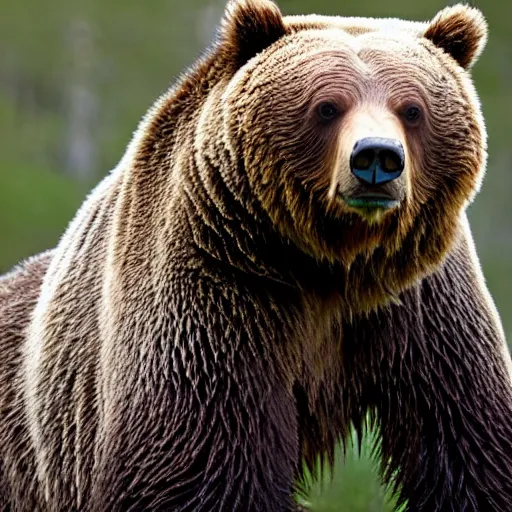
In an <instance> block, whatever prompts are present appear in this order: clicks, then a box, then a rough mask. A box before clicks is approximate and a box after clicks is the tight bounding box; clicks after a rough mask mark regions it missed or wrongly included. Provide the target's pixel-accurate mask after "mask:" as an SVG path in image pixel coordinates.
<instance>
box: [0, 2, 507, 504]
mask: <svg viewBox="0 0 512 512" xmlns="http://www.w3.org/2000/svg"><path fill="white" fill-rule="evenodd" d="M278 3H279V5H280V7H281V9H282V11H283V13H284V14H308V13H313V12H315V13H318V14H338V15H346V16H377V17H400V18H409V19H415V20H425V19H429V18H431V17H433V16H434V15H435V13H436V12H437V11H438V10H439V9H441V8H443V7H444V6H445V5H447V3H446V2H445V1H443V0H418V1H415V2H411V1H409V0H386V1H385V2H383V1H379V0H343V1H340V0H281V1H279V2H278ZM224 4H225V2H224V0H187V1H186V2H183V1H181V0H151V2H148V1H143V0H82V1H81V2H77V1H73V0H46V1H41V0H2V14H1V16H0V273H2V272H4V271H6V270H8V269H9V268H10V267H11V266H12V265H14V264H15V263H16V262H18V261H19V260H20V259H22V258H25V257H27V256H29V255H31V254H34V253H36V252H39V251H42V250H43V249H46V248H49V247H53V246H54V245H55V244H56V242H57V241H58V238H59V236H60V234H61V233H62V232H63V230H64V229H65V227H66V225H67V223H68V222H69V221H70V219H71V218H72V216H73V214H74V213H75V211H76V209H77V208H78V206H79V205H80V203H81V202H82V201H83V199H84V197H85V195H86V193H87V192H88V191H89V190H90V188H91V187H92V186H93V185H94V184H95V183H97V182H98V181H99V180H100V179H101V177H102V176H104V175H105V174H106V173H107V172H108V171H109V169H111V168H112V167H114V166H115V165H116V163H117V161H118V160H119V159H120V157H121V156H122V154H123V152H124V149H125V146H126V145H127V143H128V141H129V139H130V137H131V134H132V132H133V130H134V129H135V128H136V126H137V123H138V121H139V119H140V117H141V116H142V115H143V114H144V112H145V111H146V109H147V108H148V107H149V106H150V105H151V103H152V102H153V101H154V100H155V99H156V97H157V96H158V95H159V94H161V93H162V92H163V91H165V90H166V88H167V87H168V85H169V84H170V83H171V82H172V81H173V80H174V78H175V77H176V76H177V74H179V73H180V71H181V70H182V69H183V68H184V67H186V66H187V65H189V64H191V62H192V61H193V60H194V58H195V57H196V56H197V55H198V53H199V52H200V51H201V50H202V49H203V48H204V47H205V46H206V45H207V44H208V43H209V41H210V40H211V38H212V36H213V34H214V30H215V27H216V24H217V23H218V21H219V19H220V17H221V15H222V11H223V8H224ZM473 4H474V5H475V3H473ZM477 5H478V7H480V8H481V9H482V10H483V12H484V14H485V15H486V17H487V19H488V21H489V24H490V38H489V43H488V46H487V49H486V51H485V52H484V54H483V56H482V57H481V59H480V61H479V62H478V63H477V65H476V67H475V69H474V79H475V82H476V85H477V89H478V90H479V92H480V95H481V99H482V103H483V110H484V115H485V116H486V119H487V126H488V130H489V139H490V140H489V153H490V159H489V166H488V173H487V177H486V180H485V182H484V187H483V190H482V192H481V193H480V195H479V196H478V197H477V200H476V202H475V204H474V205H473V206H472V207H471V210H470V218H471V221H472V226H473V231H474V235H475V238H476V242H477V248H478V251H479V254H480V257H481V260H482V263H483V267H484V271H485V275H486V278H487V281H488V285H489V287H490V289H491V292H492V294H493V295H494V297H495V300H496V302H497V305H498V308H499V310H500V313H501V316H502V319H503V322H504V326H505V330H506V332H507V336H508V339H509V340H512V286H511V285H512V278H511V277H510V276H511V273H512V256H511V251H512V201H511V199H512V197H511V195H512V98H511V91H512V31H511V28H510V19H511V16H512V2H501V1H500V0H481V1H480V2H478V4H477ZM368 449H369V446H368V445H364V453H363V456H362V457H361V458H360V457H359V456H357V455H356V454H355V453H353V452H351V451H349V453H348V454H347V457H346V459H347V460H346V463H345V464H344V465H343V464H341V453H340V457H339V459H340V464H339V468H338V469H337V470H336V472H335V474H334V477H333V479H332V481H330V480H327V481H325V482H324V483H323V485H320V484H318V485H315V486H314V487H313V488H312V490H311V493H310V496H309V497H308V500H309V502H310V503H311V504H312V509H313V510H314V511H318V512H320V511H322V512H327V511H337V510H343V511H346V512H359V511H361V512H363V511H364V512H366V511H384V510H393V508H394V507H393V501H392V496H390V495H389V493H387V492H386V491H385V490H384V489H383V488H382V487H381V486H380V485H379V483H378V478H377V470H376V468H375V467H374V465H373V464H372V463H371V461H370V459H369V458H368V456H367V452H368Z"/></svg>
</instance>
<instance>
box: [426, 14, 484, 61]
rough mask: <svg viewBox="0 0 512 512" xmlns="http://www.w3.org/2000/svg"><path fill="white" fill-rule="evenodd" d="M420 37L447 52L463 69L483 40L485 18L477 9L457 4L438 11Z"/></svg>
mask: <svg viewBox="0 0 512 512" xmlns="http://www.w3.org/2000/svg"><path fill="white" fill-rule="evenodd" d="M424 37H426V38H427V39H429V40H430V41H432V43H434V44H435V45H436V46H437V47H438V48H441V49H443V50H444V51H445V52H446V53H448V54H449V55H451V56H452V57H453V58H454V59H455V60H456V61H457V62H458V63H459V64H460V65H461V66H462V67H463V68H464V69H469V68H471V66H472V65H473V64H474V63H475V62H476V61H477V59H478V57H479V56H480V54H481V53H482V51H483V49H484V47H485V43H486V42H487V22H486V21H485V18H484V16H483V14H482V13H481V12H480V11H479V10H478V9H475V8H474V7H469V6H467V5H462V4H457V5H454V6H452V7H446V8H445V9H443V10H442V11H440V12H439V13H438V14H437V16H436V17H435V18H434V19H433V20H432V21H431V23H430V24H429V26H428V28H427V30H426V31H425V33H424Z"/></svg>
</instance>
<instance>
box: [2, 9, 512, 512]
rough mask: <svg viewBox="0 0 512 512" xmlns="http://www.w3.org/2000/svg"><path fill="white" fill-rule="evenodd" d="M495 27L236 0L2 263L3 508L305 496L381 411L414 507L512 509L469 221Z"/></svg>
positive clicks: (488, 310)
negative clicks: (309, 472)
mask: <svg viewBox="0 0 512 512" xmlns="http://www.w3.org/2000/svg"><path fill="white" fill-rule="evenodd" d="M486 36H487V25H486V22H485V20H484V17H483V15H482V14H481V13H480V11H478V10H476V9H474V8H471V7H466V6H462V5H457V6H454V7H449V8H446V9H444V10H442V11H441V12H440V13H438V15H437V16H436V17H435V18H434V19H433V20H432V21H431V22H428V23H419V22H408V21H403V20H397V19H364V18H342V17H323V16H316V15H314V16H304V17H301V16H297V17H283V16H282V15H281V13H280V11H279V10H278V8H277V7H276V5H274V4H273V3H271V2H270V1H269V0H233V1H231V2H230V3H229V4H228V7H227V10H226V13H225V16H224V19H223V22H222V25H221V27H220V29H219V35H218V38H217V39H216V40H215V42H214V43H213V45H212V47H211V49H210V50H209V51H208V52H206V53H205V54H204V55H203V56H202V57H201V58H200V59H199V60H198V62H197V63H196V64H195V65H194V66H193V67H192V68H191V69H190V70H189V71H188V72H187V73H186V74H185V75H184V76H183V77H182V78H181V79H180V80H179V83H178V84H177V85H176V86H175V87H173V88H172V89H171V90H170V91H169V92H168V93H166V94H165V95H164V96H163V97H162V98H160V99H159V100H158V101H157V103H156V104H155V106H154V107H153V108H152V109H151V110H150V111H149V113H148V114H147V116H146V117H145V119H144V120H143V121H142V123H141V124H140V126H139V128H138V131H137V132H136V135H135V136H134V138H133V140H132V141H131V143H130V144H129V146H128V149H127V151H126V154H125V156H124V157H123V158H122V160H121V161H120V163H119V165H118V166H117V168H116V169H115V170H114V171H113V172H112V173H111V174H110V175H108V176H107V177H106V178H105V179H104V180H103V182H102V183H101V184H100V185H99V186H98V187H97V188H96V189H95V191H94V192H93V193H92V194H91V195H90V197H89V198H88V199H87V200H86V201H85V203H84V205H83V206H82V207H81V209H80V210H79V212H78V214H77V216H76V218H75V219H74V220H73V222H72V223H71V225H70V226H69V228H68V230H67V231H66V233H65V235H64V236H63V238H62V240H61V241H60V243H59V245H58V247H57V248H56V249H55V250H53V251H49V252H47V253H44V254H42V255H40V256H36V257H34V258H32V259H29V260H28V261H26V262H25V263H23V264H22V265H20V266H18V267H17V268H15V269H14V270H13V271H12V272H11V273H9V274H7V275H6V276H4V277H3V278H2V279H1V280H0V389H1V393H0V414H1V416H0V505H1V508H2V510H3V511H23V512H24V511H27V512H28V511H30V512H37V511H41V512H42V511H52V512H58V511H62V512H64V511H65V512H69V511H92V512H103V511H104V512H107V511H108V512H112V511H164V510H166V511H182V512H184V511H203V512H207V511H229V512H233V511H263V512H265V511H272V512H278V511H291V510H297V508H298V505H297V504H296V502H295V499H294V496H295V495H296V491H297V489H298V488H300V486H301V481H302V478H303V471H304V468H305V467H306V468H309V469H314V467H315V466H316V465H317V464H321V465H323V464H332V463H333V460H334V450H335V446H336V445H337V444H338V443H339V442H341V443H343V442H346V440H347V438H348V436H349V433H350V430H351V428H352V427H354V428H355V429H356V431H359V432H360V433H364V431H365V429H366V426H367V425H368V423H369V424H370V425H372V426H373V427H375V428H376V429H377V431H378V433H379V444H378V451H379V453H380V455H381V459H382V463H381V464H382V466H381V467H382V478H383V481H384V482H386V483H392V485H393V486H394V489H395V490H396V492H397V493H398V499H399V503H401V504H405V510H408V511H428V512H431V511H443V512H448V511H476V510H479V511H484V510H485V511H491V510H494V511H501V512H503V511H506V510H512V371H511V368H512V366H511V359H510V355H509V353H508V350H507V346H506V343H505V337H504V334H503V330H502V327H501V323H500V320H499V317H498V314H497V312H496V309H495V307H494V305H493V301H492V299H491V297H490V295H489V293H488V291H487V288H486V285H485V283H484V280H483V276H482V272H481V270H480V267H479V262H478V259H477V256H476V253H475V249H474V245H473V241H472V236H471V232H470V228H469V224H468V221H467V217H466V208H467V206H468V204H469V203H470V202H471V201H472V199H473V197H474V195H475V194H476V192H477V191H478V189H479V187H480V182H481V179H482V175H483V173H484V168H485V164H486V131H485V125H484V120H483V117H482V115H481V112H480V105H479V100H478V97H477V94H476V92H475V90H474V88H473V85H472V81H471V78H470V69H471V66H472V64H473V63H474V62H475V60H476V59H477V57H478V56H479V54H480V53H481V51H482V49H483V47H484V44H485V41H486ZM339 508H340V510H343V503H340V504H339Z"/></svg>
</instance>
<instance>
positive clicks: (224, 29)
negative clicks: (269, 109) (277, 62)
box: [219, 0, 287, 72]
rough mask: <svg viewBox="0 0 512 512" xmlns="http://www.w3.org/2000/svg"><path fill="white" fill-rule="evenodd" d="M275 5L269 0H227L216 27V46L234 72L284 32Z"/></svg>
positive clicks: (279, 13) (281, 19)
mask: <svg viewBox="0 0 512 512" xmlns="http://www.w3.org/2000/svg"><path fill="white" fill-rule="evenodd" d="M286 33H287V30H286V26H285V24H284V21H283V17H282V15H281V12H280V10H279V8H278V7H277V5H276V4H275V3H274V2H272V1H270V0H230V1H229V3H228V5H227V6H226V10H225V12H224V18H223V20H222V23H221V27H220V34H219V35H220V47H221V48H220V49H221V51H222V54H223V57H224V60H225V61H226V62H227V63H228V65H229V66H230V67H231V71H232V72H235V71H236V70H237V69H239V68H240V67H242V66H243V65H244V64H245V63H246V62H247V61H249V59H251V58H252V57H254V56H255V55H257V54H258V53H260V52H261V51H263V50H264V49H265V48H268V47H269V46H270V45H271V44H273V43H275V42H276V41H277V40H278V39H280V38H281V37H283V36H284V35H286Z"/></svg>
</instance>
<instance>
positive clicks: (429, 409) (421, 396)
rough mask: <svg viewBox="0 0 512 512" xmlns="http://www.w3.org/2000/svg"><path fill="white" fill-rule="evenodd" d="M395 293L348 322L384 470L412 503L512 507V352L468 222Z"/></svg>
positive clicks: (442, 510)
mask: <svg viewBox="0 0 512 512" xmlns="http://www.w3.org/2000/svg"><path fill="white" fill-rule="evenodd" d="M402 300H403V305H401V306H392V307H391V308H388V309H386V310H383V311H381V312H379V313H378V314H374V315H371V316H370V318H369V319H362V318H361V319H358V320H357V321H356V322H354V323H353V324H352V325H351V326H347V329H346V337H347V340H346V341H347V343H348V344H349V345H348V346H352V347H353V348H354V350H356V351H357V350H358V351H359V359H358V360H359V361H360V363H361V364H363V361H364V364H365V365H366V368H367V372H368V375H369V382H372V384H371V385H370V387H371V390H369V391H370V392H369V393H368V396H371V397H372V399H371V402H370V401H369V403H368V404H367V405H368V406H369V407H375V408H376V411H377V416H378V422H379V425H380V431H381V435H382V458H383V460H382V463H383V469H384V477H385V479H386V480H387V481H390V480H393V479H396V483H397V484H398V489H399V492H400V495H399V496H400V499H401V500H402V501H404V502H406V503H407V507H406V510H407V511H410V512H413V511H414V512H422V511H424V512H436V511H437V512H450V511H451V512H461V511H465V512H470V511H495V512H504V511H506V510H512V385H511V374H510V368H511V366H510V356H509V354H508V351H507V348H506V344H505V340H504V337H503V333H502V329H501V326H500V323H499V318H498V317H497V315H496V313H495V311H494V307H493V305H492V302H491V300H490V296H489V295H488V292H487V290H486V289H485V285H484V282H483V279H482V276H481V273H480V270H479V268H478V262H477V259H476V254H475V253H474V249H473V247H472V241H471V238H470V234H469V231H468V230H467V229H466V230H465V234H464V235H463V236H462V238H461V240H460V242H459V244H458V245H457V247H456V248H455V249H454V250H453V251H452V253H451V254H450V256H449V257H448V260H447V261H446V262H445V264H444V265H443V267H442V268H441V269H440V270H438V271H437V272H436V273H435V274H434V275H433V276H431V277H429V278H427V279H425V280H424V281H423V282H422V283H421V284H420V285H419V286H418V287H416V288H415V289H413V290H410V291H408V292H407V293H405V294H404V296H403V298H402ZM356 347H358V348H357V349H356Z"/></svg>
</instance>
